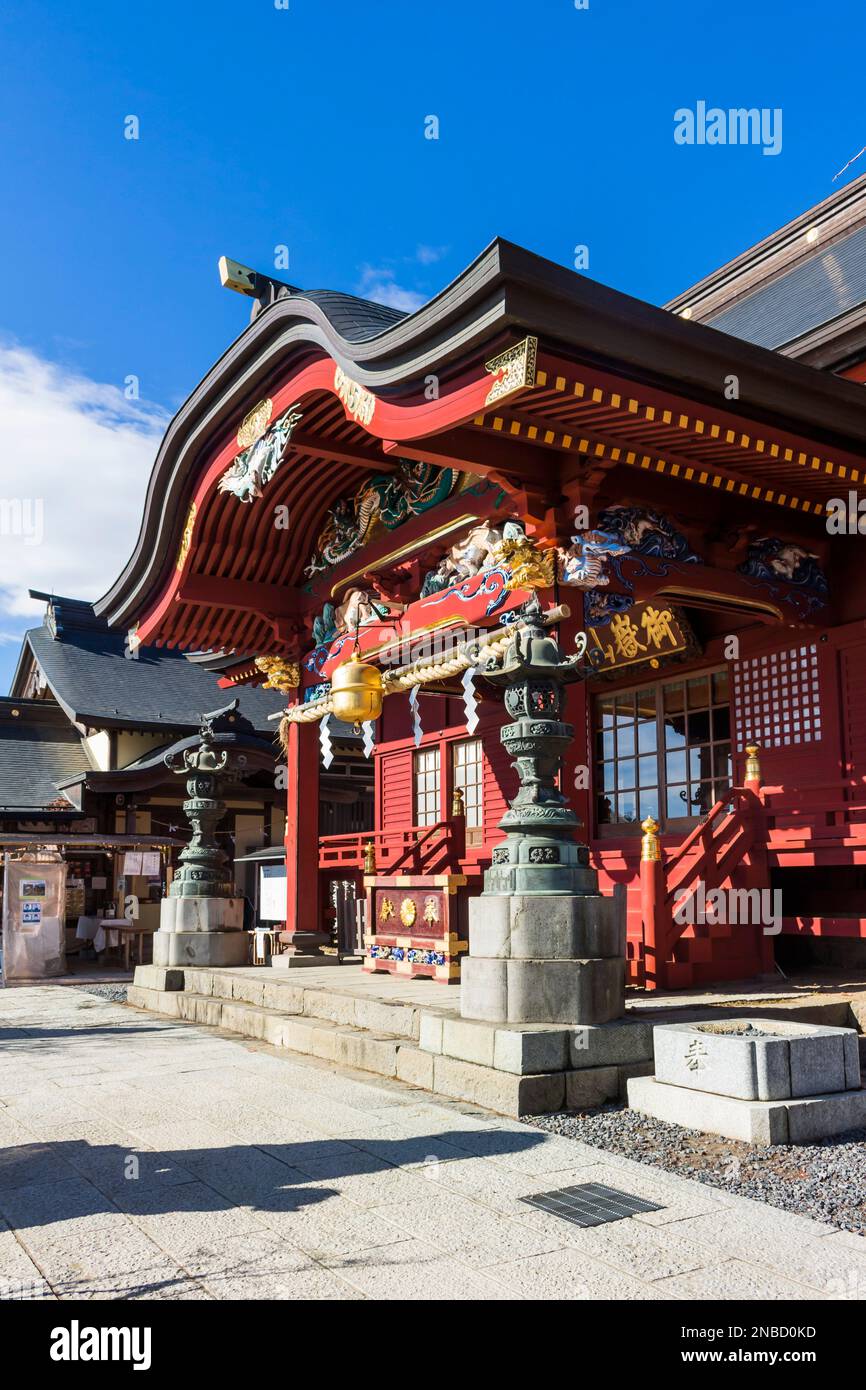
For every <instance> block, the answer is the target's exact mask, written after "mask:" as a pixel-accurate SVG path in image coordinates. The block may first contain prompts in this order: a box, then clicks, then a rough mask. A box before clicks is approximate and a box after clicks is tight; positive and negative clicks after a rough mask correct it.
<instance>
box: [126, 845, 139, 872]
mask: <svg viewBox="0 0 866 1390" xmlns="http://www.w3.org/2000/svg"><path fill="white" fill-rule="evenodd" d="M123 872H124V874H126V876H127V877H128V878H132V877H133V875H135V874H140V873H141V850H137V849H128V850H127V851H126V854H125V855H124V856H123Z"/></svg>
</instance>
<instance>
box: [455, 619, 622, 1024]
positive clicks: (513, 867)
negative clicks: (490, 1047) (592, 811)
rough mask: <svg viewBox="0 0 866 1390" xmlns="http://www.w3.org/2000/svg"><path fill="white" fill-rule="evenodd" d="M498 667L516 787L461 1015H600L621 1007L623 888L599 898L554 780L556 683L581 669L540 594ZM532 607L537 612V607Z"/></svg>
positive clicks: (477, 922)
mask: <svg viewBox="0 0 866 1390" xmlns="http://www.w3.org/2000/svg"><path fill="white" fill-rule="evenodd" d="M535 610H536V611H535V613H534V614H533V615H532V617H531V620H530V622H529V623H528V624H527V626H525V627H523V628H521V629H519V630H517V631H516V632H515V636H514V641H513V642H512V645H511V647H510V648H509V650H508V653H507V655H506V658H505V661H504V663H503V665H502V667H501V668H499V669H493V670H488V671H486V672H485V673H484V674H485V675H486V676H487V679H488V680H490V681H492V682H493V683H494V684H497V685H501V686H503V687H504V689H505V707H506V710H507V711H508V713H509V714H510V715H511V716H512V720H513V722H512V723H510V724H506V725H505V726H504V727H503V729H502V732H501V735H500V737H501V739H502V743H503V744H504V746H505V748H506V749H507V751H508V753H509V754H510V756H511V759H512V762H513V764H514V767H515V769H516V770H517V773H518V775H519V777H520V789H519V791H518V792H517V795H516V796H515V797H514V800H513V801H512V802H511V805H510V807H509V809H508V810H507V811H506V813H505V815H504V816H503V818H502V820H501V821H500V825H501V827H502V829H503V830H504V831H505V832H506V836H505V839H504V840H503V841H502V843H501V844H499V845H497V846H496V847H495V849H494V850H493V862H492V865H491V867H490V868H489V869H488V870H487V872H486V873H485V875H484V891H483V892H482V893H481V895H480V896H479V897H477V898H473V899H470V902H469V955H468V956H467V957H466V958H464V961H463V966H462V973H461V1014H462V1016H463V1017H464V1018H471V1019H481V1020H486V1021H488V1022H496V1021H507V1022H513V1023H522V1024H526V1023H548V1024H549V1023H564V1024H586V1025H589V1024H600V1023H607V1022H609V1021H610V1020H612V1019H615V1018H619V1017H620V1016H621V1015H622V1013H623V1011H624V1008H625V931H626V925H625V912H626V908H625V893H624V891H619V892H617V893H616V894H615V895H614V896H613V897H611V898H606V897H603V896H602V895H601V894H600V893H599V891H598V875H597V874H596V872H595V870H594V869H592V868H591V867H590V863H589V850H588V849H587V847H586V845H582V844H579V843H578V841H577V839H576V838H575V832H576V831H577V828H578V824H579V822H578V820H577V817H576V816H575V815H574V812H573V811H572V810H571V807H570V806H569V805H568V802H567V801H566V799H565V797H564V796H563V795H562V792H561V791H560V790H559V787H558V786H557V780H556V779H557V774H558V772H559V769H560V765H561V761H562V755H563V753H564V752H565V749H566V748H567V747H568V745H569V743H570V742H571V740H572V739H573V737H574V729H573V728H572V726H571V725H570V724H566V723H563V722H562V720H561V719H560V717H559V716H560V713H561V709H562V701H563V687H564V686H565V685H566V684H568V683H569V682H571V681H575V680H579V679H581V678H582V673H581V672H580V670H579V669H578V659H577V658H576V657H570V658H565V657H563V655H562V651H561V650H560V648H559V646H558V644H557V642H556V641H555V640H554V639H553V638H552V637H551V636H550V635H549V634H548V633H547V632H546V630H545V628H544V626H543V624H542V621H541V614H540V611H539V610H538V606H537V601H536V604H535ZM536 615H537V616H536Z"/></svg>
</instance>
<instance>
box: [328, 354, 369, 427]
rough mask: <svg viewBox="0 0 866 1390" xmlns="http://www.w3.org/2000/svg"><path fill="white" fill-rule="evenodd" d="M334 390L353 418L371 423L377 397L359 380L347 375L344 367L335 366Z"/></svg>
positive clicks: (360, 421)
mask: <svg viewBox="0 0 866 1390" xmlns="http://www.w3.org/2000/svg"><path fill="white" fill-rule="evenodd" d="M334 390H335V391H336V393H337V395H338V396H339V397H340V400H341V401H342V402H343V405H344V406H345V407H346V410H347V412H348V414H349V415H351V417H352V419H353V420H357V421H358V423H359V424H360V425H369V424H370V422H371V421H372V419H373V415H374V414H375V411H376V397H375V396H374V395H373V392H372V391H367V390H366V389H365V388H364V387H363V386H361V385H360V383H359V382H357V381H353V380H352V378H351V377H350V376H347V375H346V373H345V372H344V371H343V368H342V367H339V366H335V367H334Z"/></svg>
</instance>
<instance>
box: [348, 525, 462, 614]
mask: <svg viewBox="0 0 866 1390" xmlns="http://www.w3.org/2000/svg"><path fill="white" fill-rule="evenodd" d="M480 519H481V518H480V517H479V516H477V515H475V513H473V512H467V513H466V515H465V516H458V517H457V519H456V521H449V522H448V523H447V525H445V526H439V527H437V528H436V530H435V531H427V532H425V534H424V535H423V536H419V537H418V539H417V540H415V541H409V542H408V543H407V544H406V545H402V546H400V548H399V549H398V550H391V551H389V553H388V554H387V555H382V556H381V557H380V558H379V559H378V560H375V561H374V562H373V564H370V565H362V566H361V568H360V569H356V570H353V571H352V573H351V574H347V575H346V577H345V579H341V580H340V581H339V582H338V583H337V584H332V586H331V598H336V596H337V594H339V593H341V592H342V590H343V589H345V588H346V585H347V584H351V583H352V580H353V579H360V577H361V575H362V574H375V573H376V571H377V570H380V569H384V568H385V567H386V566H388V565H393V564H395V563H396V561H397V560H402V559H404V557H405V556H406V555H411V554H412V553H413V551H416V550H420V549H421V548H422V547H423V546H425V545H431V544H432V543H433V541H439V540H441V539H442V537H443V536H447V535H449V534H450V532H451V531H456V530H457V529H458V528H459V527H461V526H466V525H468V524H469V523H470V522H475V521H480Z"/></svg>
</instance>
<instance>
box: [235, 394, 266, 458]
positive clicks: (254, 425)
mask: <svg viewBox="0 0 866 1390" xmlns="http://www.w3.org/2000/svg"><path fill="white" fill-rule="evenodd" d="M273 413H274V403H273V401H272V400H270V398H268V397H266V398H265V399H264V400H263V401H257V402H256V404H255V405H254V406H253V408H252V410H251V411H249V412H248V414H246V415H245V416H244V418H243V420H242V421H241V427H240V429H239V430H238V433H237V441H238V448H239V449H248V448H249V447H250V445H251V444H255V442H256V440H257V439H261V437H262V435H263V434H264V432H265V430H266V429H267V427H268V425H269V424H270V420H271V416H272V415H273Z"/></svg>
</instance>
